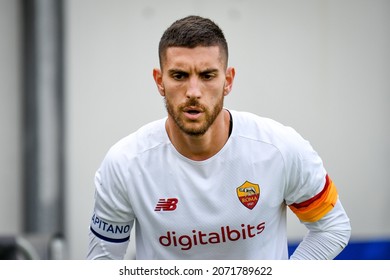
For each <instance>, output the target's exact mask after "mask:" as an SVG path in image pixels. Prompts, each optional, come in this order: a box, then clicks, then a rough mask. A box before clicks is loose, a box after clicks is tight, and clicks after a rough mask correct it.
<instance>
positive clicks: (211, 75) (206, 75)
mask: <svg viewBox="0 0 390 280" xmlns="http://www.w3.org/2000/svg"><path fill="white" fill-rule="evenodd" d="M200 76H201V78H202V79H203V80H205V81H210V80H212V79H214V78H215V77H216V73H214V72H204V73H202V74H201V75H200Z"/></svg>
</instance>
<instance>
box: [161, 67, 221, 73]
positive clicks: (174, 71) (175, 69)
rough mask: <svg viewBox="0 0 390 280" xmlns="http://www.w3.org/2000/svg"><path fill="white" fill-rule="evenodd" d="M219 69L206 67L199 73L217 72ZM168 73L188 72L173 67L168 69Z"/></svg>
mask: <svg viewBox="0 0 390 280" xmlns="http://www.w3.org/2000/svg"><path fill="white" fill-rule="evenodd" d="M217 72H219V70H218V69H217V68H206V69H205V70H202V71H201V72H200V74H205V73H217ZM168 73H169V74H173V73H188V72H187V71H185V70H183V69H179V68H173V69H169V70H168Z"/></svg>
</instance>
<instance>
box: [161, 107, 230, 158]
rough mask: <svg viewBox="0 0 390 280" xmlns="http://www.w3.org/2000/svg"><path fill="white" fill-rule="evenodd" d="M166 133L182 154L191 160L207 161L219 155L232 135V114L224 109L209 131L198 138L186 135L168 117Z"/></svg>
mask: <svg viewBox="0 0 390 280" xmlns="http://www.w3.org/2000/svg"><path fill="white" fill-rule="evenodd" d="M166 131H167V133H168V136H169V139H170V140H171V142H172V144H173V146H174V147H175V148H176V150H177V151H178V152H179V153H180V154H182V155H183V156H185V157H187V158H189V159H191V160H196V161H202V160H206V159H208V158H211V157H212V156H214V155H215V154H217V153H218V152H219V151H220V150H221V149H222V148H223V146H224V145H225V144H226V142H227V140H228V138H229V133H230V113H229V112H228V111H227V110H225V109H223V110H222V111H221V113H220V114H219V116H218V117H217V118H216V119H215V121H214V123H213V125H212V126H210V128H209V129H208V131H207V132H206V133H205V134H203V135H198V136H192V135H188V134H186V133H184V132H183V131H181V130H180V129H179V128H178V127H177V126H176V124H175V122H174V121H173V120H172V119H171V118H170V116H168V120H167V122H166Z"/></svg>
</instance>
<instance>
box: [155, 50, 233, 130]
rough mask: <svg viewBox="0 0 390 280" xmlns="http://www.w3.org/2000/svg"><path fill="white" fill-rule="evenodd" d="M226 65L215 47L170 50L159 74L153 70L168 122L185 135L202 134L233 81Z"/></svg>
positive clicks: (221, 105) (221, 104)
mask: <svg viewBox="0 0 390 280" xmlns="http://www.w3.org/2000/svg"><path fill="white" fill-rule="evenodd" d="M225 64H226V62H225V61H223V59H222V56H221V55H220V52H219V47H217V46H215V47H196V48H193V49H190V48H179V47H171V48H168V49H167V52H166V56H165V61H163V62H162V70H159V69H154V71H153V76H154V79H155V81H156V84H157V87H158V90H159V92H160V94H161V95H162V96H164V97H165V104H166V108H167V112H168V118H169V120H171V121H173V123H174V124H175V126H176V127H177V128H178V129H180V130H181V131H182V132H184V133H185V134H187V135H191V136H199V135H203V134H205V133H206V132H207V131H208V130H209V128H210V127H211V126H212V125H213V124H214V121H215V120H216V119H217V117H218V116H219V115H220V113H221V111H222V109H223V101H224V97H225V96H226V95H227V94H228V93H229V92H230V90H231V87H232V83H233V79H234V69H233V68H227V69H226V67H225Z"/></svg>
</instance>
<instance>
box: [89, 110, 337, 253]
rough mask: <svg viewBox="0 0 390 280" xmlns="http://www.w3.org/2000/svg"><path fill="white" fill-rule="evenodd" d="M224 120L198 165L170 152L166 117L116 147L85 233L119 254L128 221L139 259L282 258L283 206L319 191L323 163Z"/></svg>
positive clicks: (283, 130)
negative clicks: (222, 137) (224, 127)
mask: <svg viewBox="0 0 390 280" xmlns="http://www.w3.org/2000/svg"><path fill="white" fill-rule="evenodd" d="M230 112H231V115H232V120H233V130H232V133H231V135H230V137H229V139H228V141H227V143H226V144H225V146H224V147H223V148H222V149H221V150H220V151H219V152H218V153H217V154H216V155H214V156H213V157H211V158H209V159H207V160H204V161H193V160H190V159H188V158H186V157H184V156H183V155H181V154H180V153H179V152H178V151H177V150H176V149H175V147H174V146H173V145H172V143H171V142H170V140H169V138H168V135H167V132H166V130H165V122H166V118H164V119H161V120H158V121H155V122H152V123H150V124H147V125H146V126H144V127H142V128H141V129H139V130H138V131H136V132H135V133H132V134H130V135H129V136H127V137H125V138H124V139H122V140H120V141H119V142H118V143H116V144H115V145H114V146H113V147H112V148H111V149H110V150H109V152H108V153H107V155H106V157H105V159H104V160H103V162H102V165H101V167H100V168H99V170H98V171H97V173H96V177H95V181H96V193H95V200H96V201H95V209H94V214H93V217H92V222H91V227H90V228H91V231H92V232H93V233H94V234H95V235H96V236H97V237H98V238H100V239H103V240H106V241H109V242H115V243H122V242H123V244H126V246H127V242H128V240H129V236H130V231H131V229H132V227H133V224H134V222H135V224H136V226H135V230H136V258H137V259H287V258H288V250H287V230H286V209H287V207H286V206H287V205H295V206H297V207H298V206H299V205H300V204H299V203H302V202H305V201H308V200H309V201H310V199H311V200H313V199H314V198H316V197H317V198H318V197H319V196H320V194H321V193H323V192H324V186H325V185H326V184H327V183H326V182H327V174H326V171H325V169H324V167H323V163H322V161H321V159H320V157H319V156H318V154H317V153H316V152H315V151H314V150H313V149H312V147H311V145H310V144H309V142H308V141H306V140H304V139H303V138H302V137H301V136H300V135H299V134H298V133H297V132H296V131H294V130H293V129H292V128H289V127H286V126H283V125H281V124H279V123H277V122H275V121H273V120H270V119H267V118H262V117H258V116H256V115H253V114H250V113H243V112H237V111H230ZM332 203H333V204H334V201H333V202H332ZM306 206H307V205H306ZM298 208H299V207H298ZM317 208H318V207H317ZM293 211H294V210H293ZM324 211H325V212H324ZM328 211H329V210H324V209H322V212H324V213H323V214H322V215H321V217H322V216H323V215H324V214H326V212H328ZM297 215H298V214H297ZM299 217H301V216H299ZM302 217H303V216H302ZM321 217H318V218H316V217H314V218H313V220H312V221H316V220H318V219H319V218H321Z"/></svg>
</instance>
